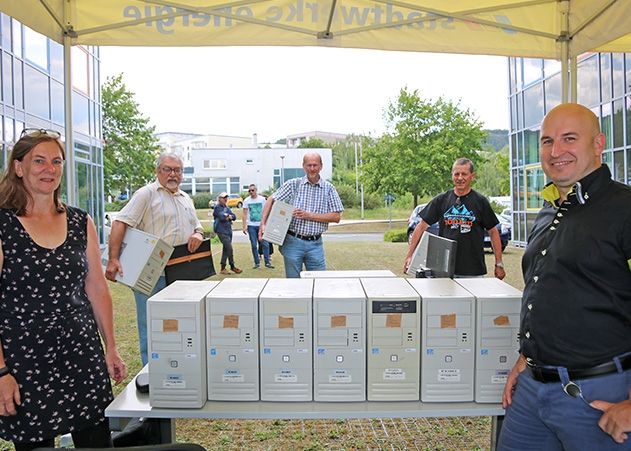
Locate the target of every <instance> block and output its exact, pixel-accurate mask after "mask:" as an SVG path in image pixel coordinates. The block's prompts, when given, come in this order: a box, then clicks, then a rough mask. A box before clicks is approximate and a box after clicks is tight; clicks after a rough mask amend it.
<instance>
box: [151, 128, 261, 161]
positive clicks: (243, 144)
mask: <svg viewBox="0 0 631 451" xmlns="http://www.w3.org/2000/svg"><path fill="white" fill-rule="evenodd" d="M155 137H156V138H157V139H158V144H159V145H160V147H161V148H162V150H163V151H165V152H173V153H176V154H177V155H179V156H180V157H181V158H182V160H184V166H190V165H191V158H192V151H193V150H195V149H243V148H250V149H251V148H256V147H258V139H257V136H256V133H254V134H253V135H252V136H228V135H211V134H208V135H202V134H199V133H180V132H163V133H156V134H155Z"/></svg>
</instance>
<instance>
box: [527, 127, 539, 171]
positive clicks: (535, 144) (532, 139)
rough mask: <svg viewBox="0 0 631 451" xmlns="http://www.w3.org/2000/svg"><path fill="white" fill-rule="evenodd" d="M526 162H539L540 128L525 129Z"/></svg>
mask: <svg viewBox="0 0 631 451" xmlns="http://www.w3.org/2000/svg"><path fill="white" fill-rule="evenodd" d="M524 153H525V160H526V161H525V164H532V163H538V162H539V130H532V129H530V130H524Z"/></svg>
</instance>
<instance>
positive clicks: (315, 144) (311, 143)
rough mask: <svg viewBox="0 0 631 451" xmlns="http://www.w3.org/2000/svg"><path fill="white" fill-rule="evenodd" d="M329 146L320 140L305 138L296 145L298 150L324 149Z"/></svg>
mask: <svg viewBox="0 0 631 451" xmlns="http://www.w3.org/2000/svg"><path fill="white" fill-rule="evenodd" d="M327 147H331V146H329V145H328V144H327V143H325V142H324V141H322V140H321V139H320V138H307V139H303V140H302V141H300V144H298V149H326V148H327Z"/></svg>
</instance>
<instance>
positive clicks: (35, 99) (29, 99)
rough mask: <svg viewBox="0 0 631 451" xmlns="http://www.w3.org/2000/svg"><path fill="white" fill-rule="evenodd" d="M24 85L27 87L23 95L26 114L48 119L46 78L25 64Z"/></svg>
mask: <svg viewBox="0 0 631 451" xmlns="http://www.w3.org/2000/svg"><path fill="white" fill-rule="evenodd" d="M24 85H25V86H28V89H27V90H26V92H25V93H24V97H25V99H24V100H25V105H26V109H27V110H28V112H29V113H31V114H36V115H38V116H40V117H43V118H46V119H48V118H49V117H50V111H49V105H50V99H49V97H48V77H47V76H46V75H44V74H43V73H42V72H40V71H39V70H37V69H35V68H33V67H31V66H29V65H28V64H27V65H26V66H25V67H24Z"/></svg>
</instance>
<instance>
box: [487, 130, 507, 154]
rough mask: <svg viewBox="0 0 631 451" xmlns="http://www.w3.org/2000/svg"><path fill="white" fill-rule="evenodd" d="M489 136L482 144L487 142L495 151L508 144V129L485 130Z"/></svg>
mask: <svg viewBox="0 0 631 451" xmlns="http://www.w3.org/2000/svg"><path fill="white" fill-rule="evenodd" d="M485 131H486V132H487V133H488V134H489V136H488V137H487V138H486V141H485V142H484V144H488V145H489V146H491V147H493V148H494V149H495V150H496V151H498V150H500V149H502V148H503V147H504V146H508V130H485Z"/></svg>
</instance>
